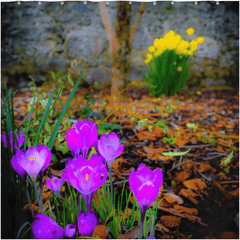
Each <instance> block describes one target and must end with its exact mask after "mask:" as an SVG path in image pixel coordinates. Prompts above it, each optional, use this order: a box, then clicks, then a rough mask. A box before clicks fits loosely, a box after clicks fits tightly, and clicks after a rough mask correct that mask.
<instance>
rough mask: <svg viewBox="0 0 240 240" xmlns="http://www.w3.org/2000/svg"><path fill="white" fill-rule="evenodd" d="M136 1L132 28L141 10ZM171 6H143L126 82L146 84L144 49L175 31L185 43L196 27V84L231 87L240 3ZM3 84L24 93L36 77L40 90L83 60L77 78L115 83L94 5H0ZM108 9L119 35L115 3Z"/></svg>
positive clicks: (235, 79)
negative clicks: (201, 40)
mask: <svg viewBox="0 0 240 240" xmlns="http://www.w3.org/2000/svg"><path fill="white" fill-rule="evenodd" d="M140 4H141V3H139V2H133V3H132V16H131V17H132V19H131V25H132V26H133V24H134V23H135V20H136V18H137V15H138V10H139V7H140ZM169 6H170V2H161V1H157V2H156V5H153V3H152V2H149V3H147V4H146V7H145V12H144V14H143V16H142V18H141V22H140V23H139V26H138V30H137V33H136V34H135V36H134V41H133V52H132V54H131V74H130V77H129V79H128V80H129V81H131V80H133V79H138V80H142V79H143V76H142V73H141V71H143V72H147V69H148V67H147V65H146V64H145V63H144V59H145V54H146V53H147V48H148V47H149V46H150V45H152V44H153V40H154V39H155V38H161V37H163V36H164V34H165V33H166V32H168V31H169V30H170V29H172V30H174V31H175V32H176V33H178V34H181V36H182V37H183V38H186V30H187V28H190V27H193V28H194V29H195V33H194V35H192V36H190V38H189V39H190V40H191V39H193V38H194V39H196V38H197V37H198V36H203V37H204V38H205V42H204V43H203V44H201V45H199V46H200V47H199V49H198V50H197V51H196V53H195V55H194V57H193V61H195V62H196V65H195V67H194V70H195V74H194V77H193V78H192V80H191V81H192V84H195V83H198V84H199V82H200V81H202V80H203V79H204V80H205V81H206V82H207V83H208V84H209V85H211V84H216V82H219V83H225V82H227V83H229V82H230V83H231V84H232V85H233V86H237V84H238V78H239V73H238V70H239V2H219V5H216V2H198V4H197V5H195V4H194V3H193V2H185V3H184V2H175V3H174V6H173V8H172V11H166V8H167V7H169ZM1 10H2V12H1V29H2V30H1V31H2V32H1V34H2V45H1V51H2V55H1V64H2V74H1V75H2V85H3V83H5V82H8V83H9V84H14V86H16V81H17V86H18V87H25V86H26V84H27V81H28V80H29V75H30V76H32V77H33V78H34V79H35V80H36V81H37V82H39V84H41V82H43V81H45V80H48V81H49V80H51V77H50V75H49V72H50V71H55V72H57V71H67V70H69V67H70V64H71V60H75V59H76V60H81V63H80V64H79V65H78V67H77V68H76V70H75V71H74V72H73V75H74V76H76V78H77V77H79V74H78V71H80V72H82V70H83V69H84V68H86V70H87V71H86V73H85V74H84V81H85V82H87V83H88V84H92V83H94V82H95V81H98V82H99V84H100V86H101V87H104V86H105V85H104V84H105V83H109V82H110V81H111V52H110V48H109V42H108V38H107V34H106V31H105V28H104V25H103V21H102V17H101V14H100V9H99V6H98V3H97V2H87V4H84V3H83V2H64V4H63V5H61V4H60V3H59V2H41V4H38V3H37V2H21V4H17V2H2V3H1ZM107 11H108V14H109V17H110V20H111V24H112V27H113V29H114V26H115V21H116V14H117V3H116V2H110V3H109V5H108V6H107ZM77 70H78V71H77ZM20 80H21V81H20Z"/></svg>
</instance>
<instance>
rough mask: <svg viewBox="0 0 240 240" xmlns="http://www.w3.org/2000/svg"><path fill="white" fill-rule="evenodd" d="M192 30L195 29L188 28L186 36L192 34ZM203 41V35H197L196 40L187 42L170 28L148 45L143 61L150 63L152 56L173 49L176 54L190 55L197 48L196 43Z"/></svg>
mask: <svg viewBox="0 0 240 240" xmlns="http://www.w3.org/2000/svg"><path fill="white" fill-rule="evenodd" d="M194 32H195V30H194V29H193V28H188V29H187V31H186V33H187V35H188V36H190V35H192V34H193V33H194ZM203 42H204V38H203V37H198V38H197V40H192V41H191V42H188V41H187V40H184V39H182V37H181V36H180V35H179V34H177V33H175V32H174V31H173V30H170V31H169V32H168V33H166V34H165V35H164V37H163V38H156V39H155V40H154V41H153V46H150V47H149V48H148V53H147V58H146V59H145V63H146V64H148V63H150V62H151V61H152V59H153V58H154V57H158V56H160V55H161V54H162V53H163V52H164V51H166V50H173V49H175V51H176V53H177V54H178V55H181V54H184V55H189V56H192V55H193V54H194V52H195V51H196V50H197V48H198V44H201V43H203Z"/></svg>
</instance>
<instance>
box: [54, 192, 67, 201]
mask: <svg viewBox="0 0 240 240" xmlns="http://www.w3.org/2000/svg"><path fill="white" fill-rule="evenodd" d="M54 193H55V194H56V195H57V196H58V197H59V198H61V199H62V200H63V201H64V202H66V200H65V199H64V198H63V197H62V195H61V194H60V192H59V191H58V192H54Z"/></svg>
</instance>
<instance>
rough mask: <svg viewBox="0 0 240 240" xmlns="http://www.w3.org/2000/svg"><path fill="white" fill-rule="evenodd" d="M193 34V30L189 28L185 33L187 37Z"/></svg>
mask: <svg viewBox="0 0 240 240" xmlns="http://www.w3.org/2000/svg"><path fill="white" fill-rule="evenodd" d="M194 32H195V30H194V29H193V28H192V27H191V28H188V29H187V31H186V33H187V35H189V36H190V35H193V34H194Z"/></svg>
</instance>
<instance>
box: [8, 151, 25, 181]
mask: <svg viewBox="0 0 240 240" xmlns="http://www.w3.org/2000/svg"><path fill="white" fill-rule="evenodd" d="M21 155H23V156H24V152H22V151H21V150H20V149H18V150H17V153H16V154H15V155H13V156H12V159H11V164H12V167H13V169H14V170H15V171H16V172H17V173H18V174H19V176H20V177H21V178H22V179H23V178H24V175H26V174H27V173H26V171H25V170H24V168H22V166H21V165H20V164H19V162H18V158H19V157H21Z"/></svg>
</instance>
